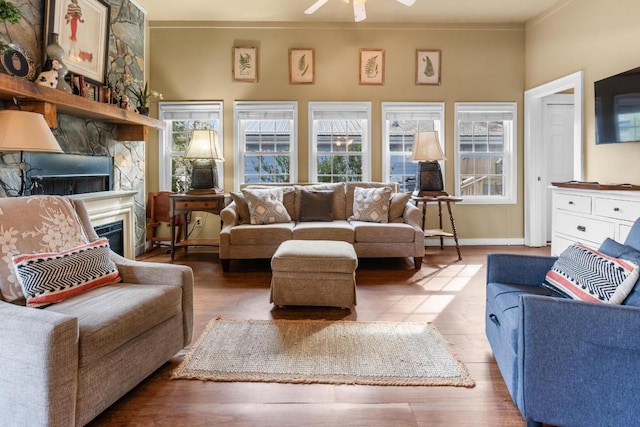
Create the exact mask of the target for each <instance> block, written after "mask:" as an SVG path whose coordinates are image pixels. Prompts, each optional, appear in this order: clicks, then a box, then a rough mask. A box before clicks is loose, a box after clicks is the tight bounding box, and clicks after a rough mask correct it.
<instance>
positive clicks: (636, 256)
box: [599, 237, 640, 307]
mask: <svg viewBox="0 0 640 427" xmlns="http://www.w3.org/2000/svg"><path fill="white" fill-rule="evenodd" d="M599 251H600V252H602V253H603V254H605V255H609V256H612V257H615V258H622V259H626V260H627V261H632V262H635V263H636V264H638V265H640V252H638V251H637V250H635V249H634V248H632V247H631V246H627V245H626V244H624V245H623V244H622V243H618V242H616V241H615V240H613V239H610V238H608V237H607V238H606V239H605V240H604V242H602V245H601V246H600V248H599ZM638 283H640V280H638V281H637V282H636V284H635V285H634V286H633V289H632V290H631V292H630V293H629V295H628V296H627V298H625V300H624V301H623V302H622V304H623V305H633V306H636V307H640V286H638Z"/></svg>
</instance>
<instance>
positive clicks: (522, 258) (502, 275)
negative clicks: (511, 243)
mask: <svg viewBox="0 0 640 427" xmlns="http://www.w3.org/2000/svg"><path fill="white" fill-rule="evenodd" d="M556 259H557V258H556V257H551V256H542V255H521V254H503V253H490V254H489V255H487V283H510V284H513V285H533V286H540V285H541V284H542V282H543V281H544V279H545V277H546V275H547V272H548V271H549V270H550V269H551V266H553V263H554V262H555V261H556Z"/></svg>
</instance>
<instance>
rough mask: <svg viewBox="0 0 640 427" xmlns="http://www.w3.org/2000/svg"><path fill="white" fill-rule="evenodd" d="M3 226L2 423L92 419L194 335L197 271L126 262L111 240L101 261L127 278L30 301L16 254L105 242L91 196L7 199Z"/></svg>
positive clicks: (56, 426) (0, 214) (0, 203)
mask: <svg viewBox="0 0 640 427" xmlns="http://www.w3.org/2000/svg"><path fill="white" fill-rule="evenodd" d="M0 231H2V233H0V240H2V244H1V245H0V272H2V274H0V286H1V287H0V290H2V293H1V294H0V325H1V326H0V420H1V421H0V424H1V425H3V426H52V427H70V426H82V425H85V424H87V423H89V422H90V421H91V420H92V419H93V418H95V417H96V416H97V415H98V414H100V412H102V411H104V410H105V409H106V408H108V407H109V406H110V405H111V404H113V403H114V402H115V401H116V400H118V399H119V398H120V397H122V396H123V395H124V394H125V393H127V392H128V391H129V390H131V389H132V388H133V387H135V386H136V385H137V384H138V383H139V382H140V381H142V380H143V379H144V378H145V377H147V376H148V375H149V374H151V373H152V372H154V371H155V370H156V369H158V368H159V367H160V366H162V365H163V364H164V363H165V362H167V361H168V360H170V359H171V358H172V357H173V356H175V355H176V353H177V352H179V351H180V350H181V349H182V348H184V347H185V346H186V345H187V344H189V342H190V341H191V335H192V327H193V308H192V305H193V273H192V271H191V269H190V268H189V267H185V266H179V265H167V264H159V263H142V262H136V261H131V260H127V259H124V258H122V257H120V256H118V255H116V254H115V253H113V252H110V251H109V249H108V246H106V245H104V243H103V246H102V247H101V248H100V249H101V250H102V252H101V258H100V259H101V260H106V264H107V265H109V266H110V267H109V268H113V265H112V264H110V263H109V259H111V261H113V263H115V267H117V271H118V273H119V275H120V277H121V279H122V280H121V281H120V282H119V283H115V284H108V285H103V286H100V287H96V288H93V289H91V290H88V291H85V292H83V293H80V294H77V295H74V296H71V297H69V298H68V299H66V300H64V301H61V302H56V303H54V304H51V305H48V306H46V307H40V308H33V307H26V306H25V304H26V302H25V299H24V298H20V295H18V289H20V288H21V286H20V285H21V283H19V281H18V286H17V287H16V286H15V285H16V281H17V277H18V274H17V270H16V269H15V267H14V266H13V264H12V261H11V259H12V256H14V255H17V254H33V253H34V252H37V253H43V252H46V253H52V252H53V251H55V252H59V253H60V251H61V252H62V253H65V250H66V249H68V247H69V245H75V243H76V241H77V240H78V239H79V240H80V241H81V242H82V241H86V240H88V241H89V242H90V243H88V244H89V245H91V244H97V243H99V242H98V236H97V235H96V234H95V232H94V230H93V228H92V227H91V225H90V221H89V219H88V216H87V212H86V209H85V207H84V204H83V203H82V201H77V200H70V199H67V198H64V197H58V196H33V197H21V198H0ZM27 256H34V257H35V256H40V255H27ZM43 258H44V257H43ZM85 261H86V260H85ZM94 262H96V263H98V261H95V260H94ZM100 262H103V261H100ZM74 263H76V264H81V262H78V260H77V259H76V260H74ZM70 264H71V263H67V264H63V265H62V267H60V269H59V273H58V275H57V276H56V280H55V281H56V282H60V280H61V279H59V278H61V277H65V275H67V274H68V271H69V270H70V269H73V268H74V266H72V265H70ZM87 264H91V263H87V262H84V265H87ZM12 268H13V270H11V269H12ZM75 268H77V267H75ZM21 277H22V276H21ZM66 277H68V276H66ZM21 280H24V279H21ZM50 282H53V280H50V281H49V282H45V283H50ZM23 289H24V288H23ZM9 301H11V302H9Z"/></svg>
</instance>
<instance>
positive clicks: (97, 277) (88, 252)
mask: <svg viewBox="0 0 640 427" xmlns="http://www.w3.org/2000/svg"><path fill="white" fill-rule="evenodd" d="M12 260H13V264H14V267H15V269H16V273H17V276H18V281H19V282H20V286H21V287H22V292H23V293H24V295H25V298H26V301H27V306H28V307H43V306H46V305H49V304H53V303H56V302H60V301H64V300H66V299H68V298H71V297H72V296H74V295H78V294H80V293H82V292H87V291H89V290H91V289H94V288H97V287H99V286H104V285H107V284H110V283H115V282H119V281H120V274H119V273H118V268H117V267H116V265H115V264H114V262H113V261H111V251H110V249H109V240H108V239H107V238H106V237H105V238H102V239H98V240H96V241H94V242H91V243H87V244H86V245H81V246H76V247H75V248H72V249H68V250H66V251H62V252H58V253H40V254H26V255H15V256H14V257H13V258H12Z"/></svg>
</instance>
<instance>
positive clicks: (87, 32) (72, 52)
mask: <svg viewBox="0 0 640 427" xmlns="http://www.w3.org/2000/svg"><path fill="white" fill-rule="evenodd" d="M47 1H48V9H47V10H48V13H49V20H48V31H47V36H48V37H49V41H50V42H51V41H53V38H54V36H53V35H52V34H57V35H58V44H59V45H60V46H61V47H62V49H63V50H64V58H63V59H62V61H63V62H64V64H65V65H66V66H67V68H68V69H69V71H70V72H72V73H76V74H81V75H83V76H85V78H86V79H88V81H90V82H92V83H94V84H98V85H103V84H105V79H106V70H107V56H108V54H109V21H110V13H111V7H110V6H109V4H108V3H106V2H105V1H103V0H47ZM45 44H48V43H45Z"/></svg>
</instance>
